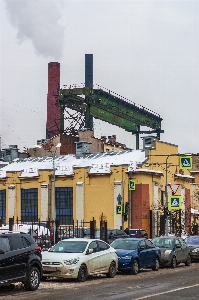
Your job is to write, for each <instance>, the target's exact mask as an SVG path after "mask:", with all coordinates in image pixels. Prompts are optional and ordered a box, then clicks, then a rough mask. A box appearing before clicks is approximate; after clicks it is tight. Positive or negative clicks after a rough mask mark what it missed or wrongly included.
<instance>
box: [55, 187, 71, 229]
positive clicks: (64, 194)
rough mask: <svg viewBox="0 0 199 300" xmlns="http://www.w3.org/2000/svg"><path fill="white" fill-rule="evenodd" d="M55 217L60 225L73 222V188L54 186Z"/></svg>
mask: <svg viewBox="0 0 199 300" xmlns="http://www.w3.org/2000/svg"><path fill="white" fill-rule="evenodd" d="M55 198H56V219H57V220H58V221H59V224H60V225H71V224H73V188H72V187H61V188H55Z"/></svg>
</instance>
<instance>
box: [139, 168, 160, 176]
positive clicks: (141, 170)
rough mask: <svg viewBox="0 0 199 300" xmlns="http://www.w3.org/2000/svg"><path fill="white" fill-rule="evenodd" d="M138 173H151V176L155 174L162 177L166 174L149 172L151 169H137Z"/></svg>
mask: <svg viewBox="0 0 199 300" xmlns="http://www.w3.org/2000/svg"><path fill="white" fill-rule="evenodd" d="M135 172H136V173H149V174H155V175H160V176H162V175H163V174H164V173H163V172H162V171H156V170H149V169H137V170H135Z"/></svg>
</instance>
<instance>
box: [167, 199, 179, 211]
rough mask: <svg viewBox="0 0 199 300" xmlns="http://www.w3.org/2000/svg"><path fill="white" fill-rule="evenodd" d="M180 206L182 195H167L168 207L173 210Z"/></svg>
mask: <svg viewBox="0 0 199 300" xmlns="http://www.w3.org/2000/svg"><path fill="white" fill-rule="evenodd" d="M181 208H182V196H169V199H168V209H169V210H175V209H181Z"/></svg>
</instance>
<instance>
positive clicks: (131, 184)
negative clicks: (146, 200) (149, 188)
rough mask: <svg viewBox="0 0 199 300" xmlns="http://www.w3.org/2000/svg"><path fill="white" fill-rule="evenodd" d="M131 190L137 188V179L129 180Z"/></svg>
mask: <svg viewBox="0 0 199 300" xmlns="http://www.w3.org/2000/svg"><path fill="white" fill-rule="evenodd" d="M129 190H135V180H133V179H130V180H129Z"/></svg>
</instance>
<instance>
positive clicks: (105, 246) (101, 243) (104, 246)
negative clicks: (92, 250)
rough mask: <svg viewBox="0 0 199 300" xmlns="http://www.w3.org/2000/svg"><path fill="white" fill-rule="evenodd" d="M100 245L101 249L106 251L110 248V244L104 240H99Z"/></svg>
mask: <svg viewBox="0 0 199 300" xmlns="http://www.w3.org/2000/svg"><path fill="white" fill-rule="evenodd" d="M98 246H99V250H100V251H104V250H107V249H109V246H108V245H107V244H106V243H104V242H102V241H98Z"/></svg>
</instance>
